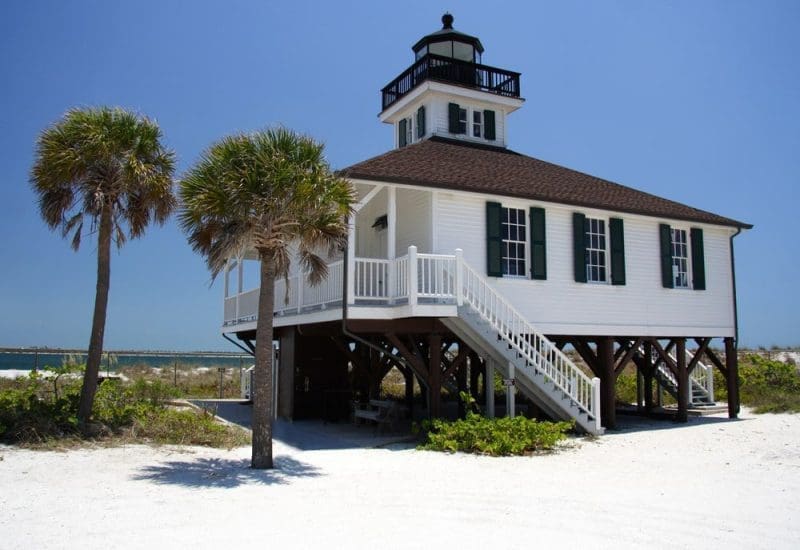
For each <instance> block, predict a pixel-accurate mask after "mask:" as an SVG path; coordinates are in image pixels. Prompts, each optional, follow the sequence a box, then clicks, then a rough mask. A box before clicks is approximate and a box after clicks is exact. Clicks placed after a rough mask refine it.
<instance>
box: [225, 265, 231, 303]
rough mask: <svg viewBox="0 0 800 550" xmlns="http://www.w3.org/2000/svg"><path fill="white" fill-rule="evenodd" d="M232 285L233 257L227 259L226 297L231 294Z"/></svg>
mask: <svg viewBox="0 0 800 550" xmlns="http://www.w3.org/2000/svg"><path fill="white" fill-rule="evenodd" d="M230 287H231V259H230V258H228V259H227V260H226V261H225V296H224V297H225V298H227V297H228V296H230Z"/></svg>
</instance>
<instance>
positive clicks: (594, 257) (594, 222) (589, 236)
mask: <svg viewBox="0 0 800 550" xmlns="http://www.w3.org/2000/svg"><path fill="white" fill-rule="evenodd" d="M586 224H587V225H588V231H586V232H585V233H584V235H585V238H586V242H587V245H586V253H587V256H588V258H587V261H586V282H587V283H595V284H601V285H606V284H609V283H610V282H611V277H609V275H610V273H611V266H610V263H609V262H610V261H611V258H610V256H611V255H610V254H609V250H608V245H609V235H608V220H607V219H606V218H592V217H589V216H586ZM599 224H602V232H601V231H600V229H601V228H600V227H598V225H599ZM595 273H596V274H597V276H595ZM601 274H602V277H601V276H600V275H601Z"/></svg>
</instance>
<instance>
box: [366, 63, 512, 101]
mask: <svg viewBox="0 0 800 550" xmlns="http://www.w3.org/2000/svg"><path fill="white" fill-rule="evenodd" d="M519 76H520V74H519V73H515V72H513V71H507V70H505V69H497V68H495V67H489V66H488V65H480V64H478V63H470V62H468V61H461V60H459V59H454V58H452V57H445V56H442V55H435V54H428V55H425V56H423V57H421V58H419V59H418V60H417V62H416V63H414V64H413V65H411V66H410V67H409V68H408V69H406V70H405V71H403V72H402V73H401V74H400V76H398V77H397V78H395V79H394V80H392V81H391V82H390V83H389V84H388V85H386V86H385V87H384V88H383V90H381V96H382V104H383V109H386V108H387V107H389V106H391V105H392V104H393V103H395V102H396V101H398V100H399V99H400V98H402V97H403V96H404V95H406V94H407V93H408V92H410V91H411V90H413V89H414V88H416V87H417V86H418V85H420V84H422V83H423V82H424V81H426V80H435V81H438V82H446V83H448V84H457V85H459V86H467V87H469V88H474V89H476V90H481V91H483V92H489V93H492V94H497V95H502V96H507V97H520V90H519Z"/></svg>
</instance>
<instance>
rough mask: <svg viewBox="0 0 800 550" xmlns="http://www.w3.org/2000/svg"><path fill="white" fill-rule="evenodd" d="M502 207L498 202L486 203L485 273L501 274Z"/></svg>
mask: <svg viewBox="0 0 800 550" xmlns="http://www.w3.org/2000/svg"><path fill="white" fill-rule="evenodd" d="M502 214H503V207H502V206H501V205H500V203H499V202H487V203H486V273H487V274H488V275H489V276H490V277H502V276H503V254H502V250H503V222H502Z"/></svg>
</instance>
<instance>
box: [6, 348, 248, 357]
mask: <svg viewBox="0 0 800 550" xmlns="http://www.w3.org/2000/svg"><path fill="white" fill-rule="evenodd" d="M0 353H41V354H46V355H86V353H87V350H85V349H74V348H24V347H23V348H7V347H0ZM103 353H104V354H106V353H111V354H113V355H159V356H161V355H191V356H207V357H247V356H248V354H246V353H244V352H241V351H178V350H135V349H108V350H103Z"/></svg>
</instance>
